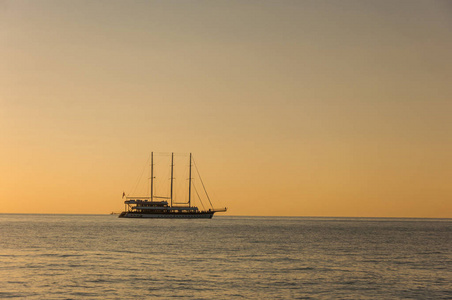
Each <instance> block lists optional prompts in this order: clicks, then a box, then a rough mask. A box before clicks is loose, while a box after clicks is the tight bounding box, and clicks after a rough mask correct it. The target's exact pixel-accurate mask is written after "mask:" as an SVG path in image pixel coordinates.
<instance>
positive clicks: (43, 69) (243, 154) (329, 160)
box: [0, 0, 452, 218]
mask: <svg viewBox="0 0 452 300" xmlns="http://www.w3.org/2000/svg"><path fill="white" fill-rule="evenodd" d="M451 32H452V4H451V2H450V1H416V0H409V1H403V0H401V1H385V0H378V1H361V0H356V1H352V0H349V1H321V0H316V1H301V0H298V1H289V0H281V1H267V0H259V1H252V0H250V1H234V0H232V1H231V0H227V1H219V0H209V1H207V0H206V1H196V0H193V1H173V0H165V1H112V0H108V1H81V0H80V1H72V0H71V1H65V0H58V1H56V0H55V1H47V0H41V1H22V0H14V1H9V0H6V1H5V0H3V1H1V0H0V213H67V214H72V213H73V214H79V213H83V214H84V213H86V214H103V213H110V212H111V211H121V210H122V209H123V199H121V196H122V193H123V191H125V192H126V193H130V190H131V187H133V186H134V184H135V181H136V180H137V177H138V175H139V174H140V172H141V170H142V168H143V165H144V164H145V163H146V161H147V159H148V158H149V153H150V152H151V151H155V152H176V153H189V152H192V153H193V155H194V158H195V160H196V163H197V166H198V168H199V171H200V172H201V175H202V178H203V181H204V184H205V185H206V188H207V190H208V193H209V196H210V198H211V199H212V202H213V203H214V204H215V205H214V206H216V207H224V206H227V207H228V212H227V213H226V215H248V216H344V217H423V218H451V217H452V184H451V178H452V117H451V116H452V84H451V82H452V56H451V53H452V34H451Z"/></svg>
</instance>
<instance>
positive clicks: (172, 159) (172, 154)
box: [171, 152, 174, 207]
mask: <svg viewBox="0 0 452 300" xmlns="http://www.w3.org/2000/svg"><path fill="white" fill-rule="evenodd" d="M173 167H174V153H173V152H171V207H173Z"/></svg>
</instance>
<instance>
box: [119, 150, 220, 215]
mask: <svg viewBox="0 0 452 300" xmlns="http://www.w3.org/2000/svg"><path fill="white" fill-rule="evenodd" d="M192 165H193V158H192V154H191V153H190V165H189V175H188V202H186V203H176V202H175V201H174V200H175V199H173V198H174V197H173V196H174V193H173V188H174V184H173V181H174V176H173V174H174V153H171V178H170V180H171V185H170V196H169V197H165V196H164V197H162V196H156V195H154V178H155V177H154V153H153V152H151V157H150V195H149V196H144V197H143V196H140V197H136V196H126V195H125V193H123V198H124V197H125V196H126V197H125V198H126V199H125V201H124V206H125V209H124V211H123V212H122V213H121V214H120V215H119V218H177V219H195V218H196V219H199V218H203V219H211V218H212V217H213V215H214V213H216V212H225V211H226V210H227V208H226V207H225V208H220V209H215V208H213V206H212V202H211V201H210V198H209V195H208V194H207V191H206V190H205V187H204V183H203V182H202V179H201V178H200V177H199V178H200V181H201V184H202V186H203V188H204V191H205V194H206V196H207V199H208V200H209V203H210V208H209V209H203V210H201V209H199V208H198V207H197V206H193V205H192V200H193V199H192V185H193V182H192V181H193V178H192ZM198 174H199V172H198ZM196 194H197V195H198V197H199V194H198V192H196ZM162 199H163V200H162ZM168 200H169V201H170V202H168ZM199 200H200V201H201V199H200V198H199ZM174 204H177V205H174ZM201 205H202V206H203V207H204V205H203V204H202V202H201Z"/></svg>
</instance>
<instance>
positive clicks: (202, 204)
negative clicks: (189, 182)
mask: <svg viewBox="0 0 452 300" xmlns="http://www.w3.org/2000/svg"><path fill="white" fill-rule="evenodd" d="M193 188H194V189H195V192H196V195H197V196H198V199H199V202H201V206H202V209H204V210H206V208H205V207H204V203H202V200H201V197H199V194H198V190H197V189H196V186H195V185H193Z"/></svg>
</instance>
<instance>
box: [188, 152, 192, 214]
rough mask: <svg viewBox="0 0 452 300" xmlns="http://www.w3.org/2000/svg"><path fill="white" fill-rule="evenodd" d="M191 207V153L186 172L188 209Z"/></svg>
mask: <svg viewBox="0 0 452 300" xmlns="http://www.w3.org/2000/svg"><path fill="white" fill-rule="evenodd" d="M190 206H191V153H190V168H189V171H188V207H190Z"/></svg>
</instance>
